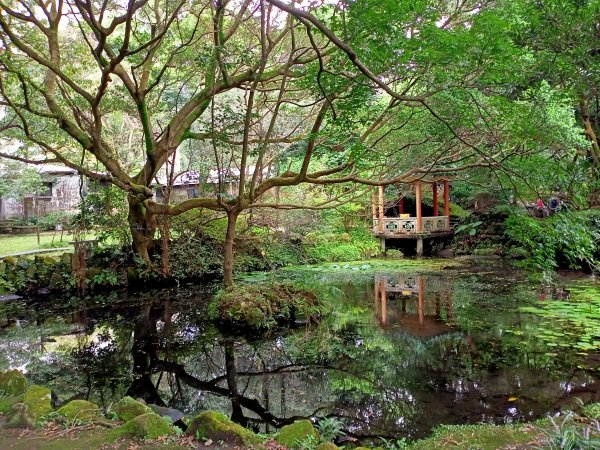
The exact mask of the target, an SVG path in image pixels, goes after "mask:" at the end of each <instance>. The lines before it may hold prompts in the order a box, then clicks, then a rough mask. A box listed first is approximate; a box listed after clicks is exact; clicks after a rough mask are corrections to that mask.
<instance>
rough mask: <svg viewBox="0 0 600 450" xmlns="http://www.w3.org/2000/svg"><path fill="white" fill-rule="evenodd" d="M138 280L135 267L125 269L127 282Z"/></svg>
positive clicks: (138, 274)
mask: <svg viewBox="0 0 600 450" xmlns="http://www.w3.org/2000/svg"><path fill="white" fill-rule="evenodd" d="M139 279H140V272H139V271H138V269H137V268H135V267H128V268H127V280H128V281H138V280H139Z"/></svg>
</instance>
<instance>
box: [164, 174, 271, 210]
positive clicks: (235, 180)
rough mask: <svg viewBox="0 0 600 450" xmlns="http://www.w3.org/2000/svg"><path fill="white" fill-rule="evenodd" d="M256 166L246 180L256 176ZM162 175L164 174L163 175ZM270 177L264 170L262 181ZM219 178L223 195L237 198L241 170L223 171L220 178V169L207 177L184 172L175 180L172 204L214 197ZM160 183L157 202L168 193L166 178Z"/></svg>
mask: <svg viewBox="0 0 600 450" xmlns="http://www.w3.org/2000/svg"><path fill="white" fill-rule="evenodd" d="M254 170H255V169H254V166H249V167H248V169H247V171H246V180H247V181H250V179H251V178H252V176H253V175H254ZM161 175H162V174H161ZM269 175H270V173H269V170H268V169H266V168H265V169H263V174H262V179H265V178H267V177H268V176H269ZM219 178H220V179H221V183H222V186H221V194H224V195H229V196H235V195H236V194H237V190H238V187H239V183H240V170H239V169H237V168H235V167H232V168H230V169H221V173H220V177H219V170H218V169H210V170H209V171H208V174H207V175H204V176H203V175H201V174H200V173H199V172H198V171H196V170H189V171H187V172H182V173H180V174H179V175H177V176H176V177H175V179H174V180H173V186H172V190H171V203H180V202H182V201H185V200H188V199H190V198H198V197H214V196H216V194H217V192H219ZM159 183H160V184H158V185H157V186H156V187H155V193H156V194H155V198H156V201H158V202H162V200H163V198H164V195H165V191H166V186H167V182H166V177H165V176H164V175H163V176H162V177H161V176H160V175H159Z"/></svg>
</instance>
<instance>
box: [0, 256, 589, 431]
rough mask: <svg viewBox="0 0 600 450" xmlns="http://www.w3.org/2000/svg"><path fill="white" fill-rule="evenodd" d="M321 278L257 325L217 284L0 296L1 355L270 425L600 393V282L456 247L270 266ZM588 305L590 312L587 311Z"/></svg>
mask: <svg viewBox="0 0 600 450" xmlns="http://www.w3.org/2000/svg"><path fill="white" fill-rule="evenodd" d="M268 277H275V278H277V279H282V278H287V279H302V280H303V281H305V282H307V283H312V284H315V283H316V284H318V285H319V288H320V289H321V290H322V291H323V292H324V293H325V294H326V295H327V297H328V298H329V301H330V302H331V305H332V310H333V312H332V314H330V315H329V316H327V317H326V318H325V319H324V320H323V321H322V323H320V324H318V325H314V324H313V325H307V324H296V326H295V327H292V328H286V329H279V330H277V331H275V332H270V333H269V334H266V335H260V336H241V335H239V334H236V333H235V332H234V330H223V329H218V328H217V327H215V325H214V324H211V323H210V322H208V321H207V320H206V319H205V318H206V305H207V302H208V300H209V299H210V296H211V295H212V293H213V292H214V290H215V289H216V287H217V286H216V285H207V286H195V285H186V286H181V287H179V288H178V289H163V290H155V291H148V292H136V293H131V292H130V293H126V292H113V293H109V294H103V295H97V296H86V297H83V298H77V297H73V298H65V297H61V298H45V299H30V300H28V301H19V302H7V303H3V304H0V370H5V369H8V368H19V369H21V370H24V371H25V372H26V373H27V376H28V378H30V380H31V381H33V382H35V383H38V384H43V385H47V386H49V387H51V388H52V390H53V393H54V394H55V396H56V401H58V402H60V403H63V402H66V401H69V400H71V399H74V398H87V399H89V400H91V401H93V402H96V403H98V404H100V405H102V406H103V407H104V408H108V407H110V404H111V403H112V402H113V401H115V400H116V399H119V398H121V397H123V396H124V395H131V396H133V397H139V398H143V399H144V400H145V401H147V402H148V403H155V404H159V405H164V406H169V407H172V408H177V409H179V410H182V411H184V412H185V413H193V412H195V411H200V410H204V409H216V410H220V411H223V412H225V413H227V414H229V415H231V416H232V417H233V418H234V419H235V420H237V421H238V422H240V423H243V424H246V425H249V426H254V427H255V428H257V429H260V430H263V431H273V430H274V429H275V428H276V427H278V426H281V425H282V424H285V423H289V422H291V421H293V420H295V419H298V418H301V417H325V416H336V417H339V418H340V419H341V420H342V421H343V422H344V423H345V425H346V429H347V431H348V432H349V433H350V434H351V435H354V436H356V437H359V438H375V437H386V438H390V437H408V438H410V439H414V438H418V437H422V436H425V435H427V434H428V433H429V432H430V431H431V429H432V427H434V426H436V425H438V424H459V423H476V422H488V423H510V422H515V421H529V420H533V419H536V418H539V417H542V416H544V415H545V414H547V413H552V412H554V411H556V410H558V409H560V408H561V407H573V406H576V404H577V403H576V400H575V398H576V397H579V398H581V399H582V400H583V401H584V402H590V401H600V377H599V375H600V371H598V367H599V366H600V317H599V314H598V311H599V309H598V308H599V307H600V290H599V286H598V283H597V282H595V281H594V280H593V279H591V278H586V277H572V278H564V277H563V278H561V279H560V283H559V287H557V288H553V289H541V288H539V286H538V285H535V284H532V283H531V282H530V281H528V280H527V278H526V277H525V276H524V275H523V274H520V273H519V272H516V271H514V270H512V269H510V268H508V267H506V266H502V265H498V264H497V263H494V264H490V263H484V262H481V261H474V262H471V263H469V264H468V265H457V264H452V263H449V262H448V261H447V260H425V261H422V262H419V261H397V262H393V261H384V262H376V261H375V262H374V261H371V262H357V263H349V264H344V265H334V264H331V265H322V266H307V267H301V268H291V269H290V268H288V269H285V270H281V271H278V272H275V273H270V274H257V275H255V276H254V277H247V278H246V279H242V280H240V282H255V281H256V280H260V279H262V278H268ZM577 311H579V313H577Z"/></svg>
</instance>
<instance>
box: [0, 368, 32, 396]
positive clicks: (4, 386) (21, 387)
mask: <svg viewBox="0 0 600 450" xmlns="http://www.w3.org/2000/svg"><path fill="white" fill-rule="evenodd" d="M0 390H2V391H4V392H6V393H7V394H10V395H21V394H23V393H25V391H26V390H27V379H26V378H25V377H24V376H23V374H22V373H21V372H19V371H18V370H7V371H6V372H0Z"/></svg>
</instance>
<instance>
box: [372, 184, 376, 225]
mask: <svg viewBox="0 0 600 450" xmlns="http://www.w3.org/2000/svg"><path fill="white" fill-rule="evenodd" d="M371 210H372V211H373V230H375V221H376V220H377V194H376V193H375V191H373V195H372V196H371Z"/></svg>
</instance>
